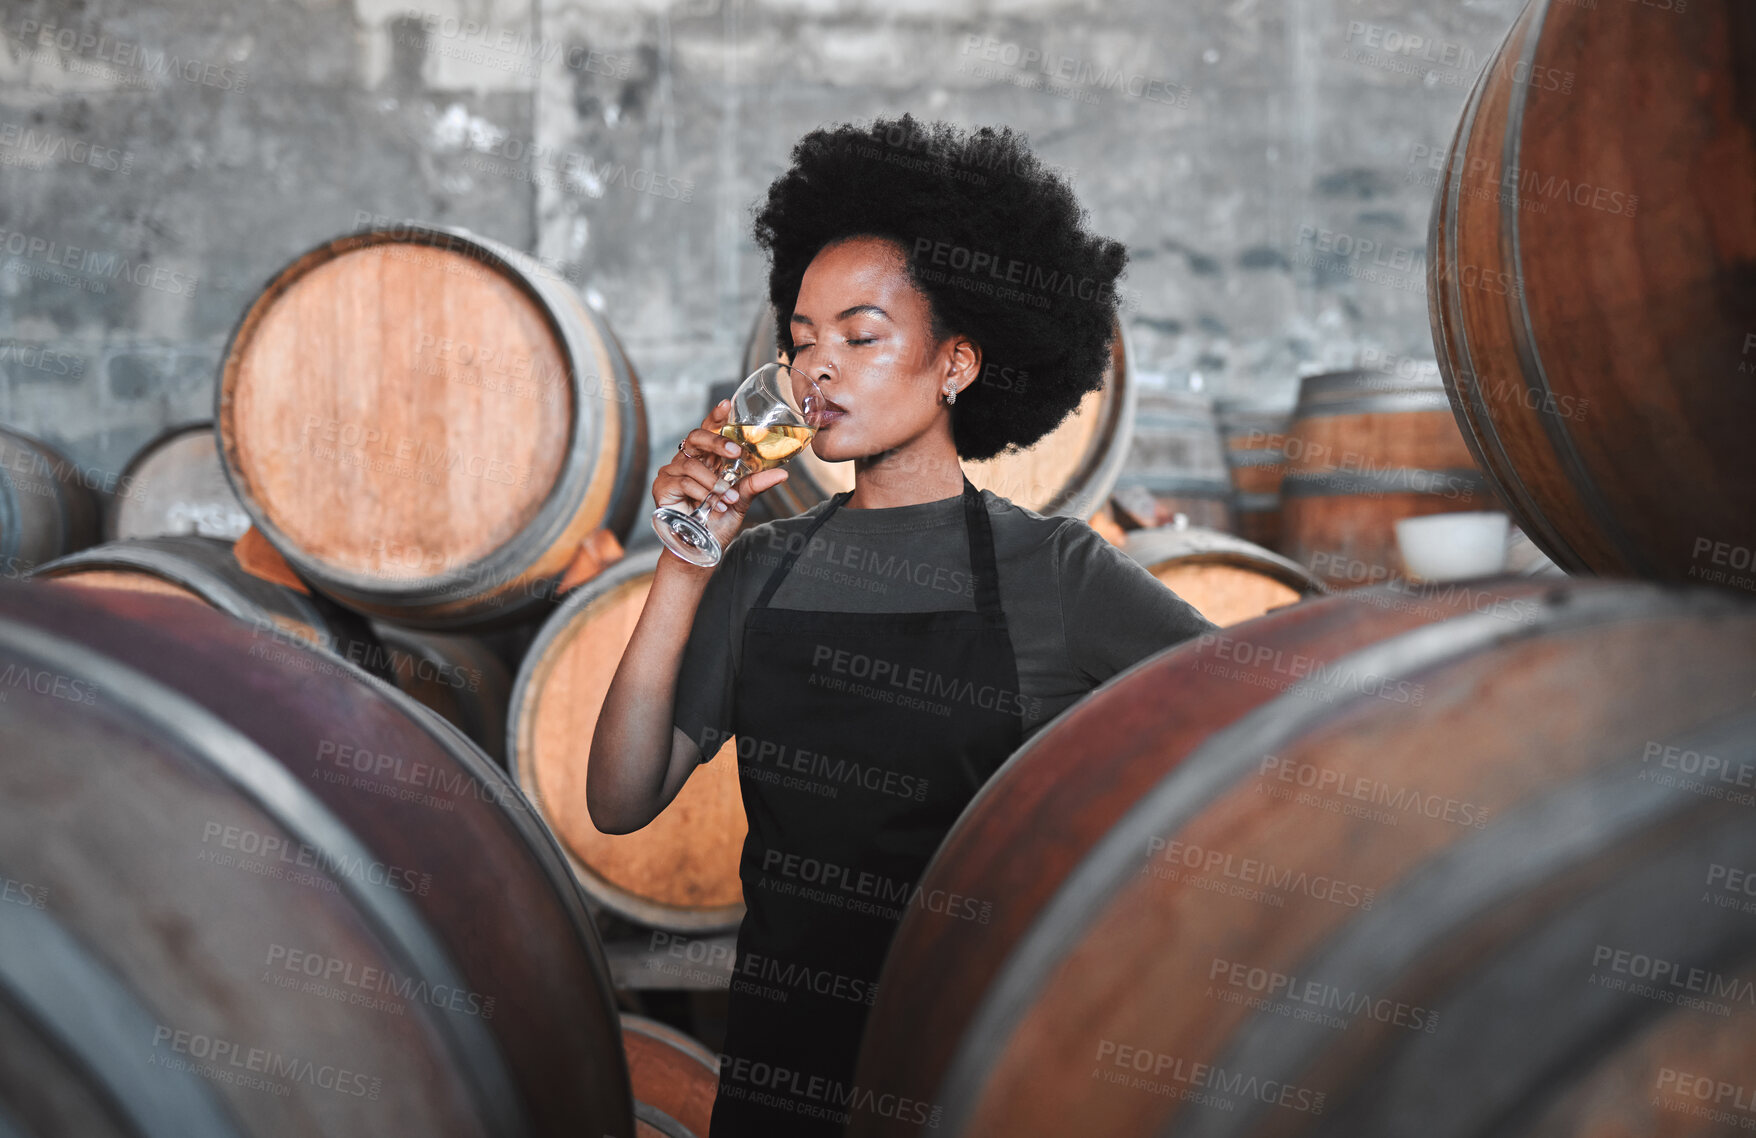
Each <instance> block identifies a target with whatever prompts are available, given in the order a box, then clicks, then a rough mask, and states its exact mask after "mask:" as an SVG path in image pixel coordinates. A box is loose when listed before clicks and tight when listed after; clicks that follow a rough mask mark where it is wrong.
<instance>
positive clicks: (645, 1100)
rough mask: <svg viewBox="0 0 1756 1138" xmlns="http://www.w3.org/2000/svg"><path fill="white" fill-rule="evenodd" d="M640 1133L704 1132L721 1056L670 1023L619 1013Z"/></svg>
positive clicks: (695, 1137)
mask: <svg viewBox="0 0 1756 1138" xmlns="http://www.w3.org/2000/svg"><path fill="white" fill-rule="evenodd" d="M622 1045H623V1047H624V1048H625V1049H626V1050H627V1052H628V1077H629V1079H630V1081H631V1082H632V1084H633V1087H634V1118H635V1121H636V1122H637V1123H638V1124H639V1128H640V1135H641V1138H707V1126H708V1123H709V1122H710V1121H711V1120H712V1118H713V1100H714V1097H715V1096H716V1095H717V1094H718V1093H719V1056H717V1055H715V1054H714V1053H713V1052H711V1051H709V1050H708V1049H707V1048H705V1047H703V1046H702V1045H701V1044H700V1043H699V1042H698V1041H696V1040H694V1039H691V1038H690V1037H689V1036H687V1035H684V1034H683V1033H682V1032H680V1031H678V1030H677V1029H676V1028H674V1027H672V1026H670V1025H669V1024H664V1023H660V1022H659V1021H658V1020H654V1019H647V1018H646V1017H645V1016H637V1015H631V1014H629V1013H627V1012H623V1013H622Z"/></svg>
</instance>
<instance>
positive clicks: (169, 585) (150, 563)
mask: <svg viewBox="0 0 1756 1138" xmlns="http://www.w3.org/2000/svg"><path fill="white" fill-rule="evenodd" d="M29 579H30V580H32V581H38V582H47V583H51V584H55V585H65V586H71V587H76V588H81V589H119V590H122V591H125V592H133V593H156V594H159V595H163V596H175V597H182V598H184V599H186V600H191V601H196V602H199V603H201V604H204V605H207V606H208V607H210V608H215V609H218V610H219V611H220V612H223V613H225V614H226V615H227V616H232V617H236V618H237V619H239V620H241V621H243V622H244V623H246V624H248V625H250V626H251V627H252V628H253V629H255V630H256V631H257V633H258V634H260V633H262V632H268V633H271V634H273V635H274V636H276V637H286V638H289V639H296V640H300V641H303V642H304V643H306V644H310V645H312V646H313V647H316V648H322V649H323V650H325V651H327V652H333V653H335V654H336V655H338V656H342V657H345V658H346V659H348V660H351V661H352V662H353V663H355V664H358V665H360V666H361V667H362V668H365V669H366V670H367V671H370V672H372V673H373V674H374V675H378V676H380V677H388V675H389V672H388V671H386V670H385V669H384V668H383V667H382V665H381V662H380V660H379V659H377V657H380V656H382V655H383V649H382V646H381V645H380V644H379V642H378V638H377V636H376V635H375V634H374V633H373V631H372V629H371V627H370V626H369V625H368V624H367V622H366V620H365V618H363V617H361V616H360V615H359V614H357V613H353V612H349V611H348V610H347V609H344V608H342V607H341V606H340V605H338V604H336V603H335V602H334V601H331V600H329V599H328V598H326V597H321V596H316V595H313V594H311V593H305V592H300V591H299V590H297V589H292V588H288V587H286V586H284V585H277V584H274V583H273V582H270V581H264V580H262V579H261V578H260V577H256V576H253V575H252V574H250V573H247V572H245V571H244V569H243V568H242V567H241V566H240V565H239V564H238V561H237V558H235V557H233V556H232V547H231V544H230V543H229V542H224V541H220V540H219V539H217V538H212V537H201V536H199V535H196V534H183V535H180V536H174V537H173V536H163V537H147V538H138V539H135V540H132V541H113V542H109V543H107V544H105V545H96V546H93V547H91V548H90V549H82V550H80V551H79V552H78V553H73V554H69V555H68V556H66V557H59V558H56V559H55V560H54V561H51V562H49V563H48V564H47V565H43V566H41V567H40V568H38V569H37V570H36V572H34V573H32V574H31V575H30V578H29Z"/></svg>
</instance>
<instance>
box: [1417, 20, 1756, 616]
mask: <svg viewBox="0 0 1756 1138" xmlns="http://www.w3.org/2000/svg"><path fill="white" fill-rule="evenodd" d="M1602 7H1603V6H1602V5H1600V6H1599V7H1598V8H1586V7H1583V6H1578V5H1569V4H1561V3H1531V4H1529V5H1527V6H1526V7H1525V9H1524V12H1523V15H1522V16H1521V17H1520V18H1519V19H1518V21H1517V23H1515V24H1514V25H1513V27H1512V30H1511V32H1510V34H1509V35H1508V36H1507V38H1506V41H1505V42H1504V43H1503V44H1502V45H1501V47H1500V48H1499V51H1498V52H1497V54H1496V55H1495V56H1494V58H1493V59H1492V60H1491V61H1490V63H1489V65H1488V66H1487V67H1486V68H1485V69H1484V70H1483V72H1482V74H1481V77H1480V78H1479V79H1478V80H1477V82H1476V86H1475V89H1474V91H1473V92H1472V93H1471V95H1470V97H1469V100H1468V102H1467V104H1466V105H1465V108H1464V112H1463V117H1462V120H1461V121H1460V122H1459V124H1458V129H1457V134H1456V136H1455V138H1454V140H1453V142H1452V145H1451V150H1450V153H1449V154H1448V155H1447V156H1446V159H1445V167H1444V172H1443V175H1442V177H1441V178H1440V181H1439V187H1438V193H1437V197H1436V200H1435V203H1434V208H1433V214H1432V222H1431V228H1430V230H1429V235H1428V288H1427V296H1428V306H1429V314H1430V317H1431V321H1432V328H1433V342H1434V344H1435V345H1436V346H1437V349H1438V353H1439V361H1440V364H1441V367H1442V369H1443V371H1444V376H1445V386H1446V390H1447V391H1448V392H1449V394H1450V396H1451V402H1452V407H1453V409H1454V411H1455V412H1456V416H1457V420H1458V423H1459V424H1460V426H1461V427H1462V430H1463V435H1464V438H1465V439H1466V440H1467V442H1468V443H1469V446H1470V449H1471V451H1472V452H1473V453H1474V455H1475V459H1476V462H1477V463H1478V464H1479V465H1480V466H1481V467H1482V469H1484V470H1486V471H1487V472H1488V473H1489V474H1490V475H1492V477H1493V479H1494V481H1495V483H1496V484H1497V485H1498V486H1499V489H1500V492H1501V495H1502V496H1503V498H1504V499H1505V502H1506V506H1507V508H1508V509H1509V510H1510V511H1511V512H1512V514H1513V517H1514V519H1515V520H1516V521H1517V522H1518V524H1519V525H1520V526H1521V527H1522V528H1523V529H1524V531H1525V532H1526V533H1528V534H1529V535H1530V536H1531V538H1532V540H1534V541H1535V542H1536V543H1537V544H1538V545H1539V546H1540V547H1541V548H1542V549H1543V551H1544V552H1545V553H1547V554H1548V555H1549V556H1550V557H1551V558H1552V559H1553V560H1554V561H1555V562H1556V563H1557V564H1558V565H1559V566H1560V567H1561V568H1562V569H1565V570H1567V571H1568V572H1571V573H1584V572H1591V573H1599V574H1604V575H1610V576H1640V577H1648V578H1652V579H1658V580H1674V581H1694V582H1698V583H1703V584H1713V585H1726V586H1728V587H1732V588H1738V589H1741V590H1743V591H1744V592H1746V593H1747V592H1748V591H1749V590H1751V589H1752V588H1756V577H1753V576H1752V575H1751V574H1750V573H1749V572H1748V566H1749V561H1750V558H1751V556H1752V554H1751V552H1750V551H1751V550H1752V549H1756V450H1753V449H1752V448H1751V447H1750V445H1749V440H1750V428H1751V424H1752V423H1756V335H1753V334H1756V322H1753V321H1752V318H1751V313H1752V312H1753V311H1756V285H1753V284H1752V277H1751V272H1750V267H1749V266H1750V264H1751V263H1752V262H1753V261H1756V211H1753V210H1752V209H1751V208H1750V202H1751V200H1752V199H1756V103H1753V102H1752V101H1751V100H1750V99H1749V98H1748V96H1747V93H1746V84H1747V81H1748V74H1747V72H1748V64H1749V60H1750V58H1751V56H1752V54H1753V53H1756V15H1753V13H1752V12H1751V9H1750V6H1749V5H1747V4H1740V3H1736V2H1734V0H1703V2H1701V3H1690V4H1688V5H1687V6H1686V7H1685V6H1684V5H1682V4H1675V5H1649V4H1626V5H1624V4H1616V5H1610V6H1609V8H1608V9H1607V10H1601V11H1600V10H1599V9H1600V8H1602ZM1680 76H1686V77H1687V78H1686V80H1683V79H1679V77H1680ZM1636 93H1637V94H1636ZM1509 156H1515V160H1514V157H1509ZM1740 550H1741V551H1742V553H1741V554H1739V553H1738V552H1737V551H1740ZM1740 556H1741V559H1742V560H1743V562H1744V565H1745V569H1744V570H1743V571H1741V572H1732V571H1730V570H1731V567H1730V566H1729V565H1728V559H1729V558H1736V557H1740Z"/></svg>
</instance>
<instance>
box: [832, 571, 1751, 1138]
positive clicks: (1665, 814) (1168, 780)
mask: <svg viewBox="0 0 1756 1138" xmlns="http://www.w3.org/2000/svg"><path fill="white" fill-rule="evenodd" d="M1752 690H1756V605H1752V604H1750V603H1748V602H1743V601H1740V600H1739V599H1738V598H1734V597H1730V596H1725V595H1721V594H1716V593H1714V592H1713V591H1711V590H1705V589H1696V590H1687V591H1677V590H1661V589H1658V588H1654V587H1651V586H1645V585H1638V584H1626V583H1614V584H1612V583H1605V582H1587V581H1575V580H1570V581H1564V582H1557V583H1542V582H1533V581H1523V580H1517V579H1513V578H1495V579H1490V580H1485V581H1473V582H1469V583H1467V584H1464V585H1447V586H1428V587H1425V588H1421V589H1416V588H1413V587H1409V586H1406V585H1392V586H1383V587H1377V588H1371V589H1363V590H1355V591H1350V592H1348V593H1343V594H1339V595H1336V596H1332V597H1325V598H1321V599H1319V600H1315V601H1313V602H1310V603H1308V604H1302V605H1297V606H1295V607H1293V608H1290V609H1287V610H1285V611H1283V612H1278V613H1273V614H1270V615H1269V616H1266V617H1264V618H1262V619H1261V620H1258V621H1256V622H1254V623H1252V624H1250V625H1247V626H1244V627H1242V628H1239V629H1235V630H1231V631H1228V632H1223V633H1217V634H1210V635H1207V636H1203V637H1200V638H1198V639H1197V641H1195V642H1191V643H1189V644H1186V645H1182V646H1179V647H1178V648H1175V649H1172V650H1170V651H1167V652H1165V653H1163V654H1161V655H1159V656H1157V657H1154V658H1153V659H1151V660H1150V661H1146V662H1144V663H1143V664H1141V665H1139V666H1137V667H1136V668H1135V669H1134V670H1132V671H1131V672H1129V673H1127V674H1126V675H1124V676H1121V677H1118V678H1117V680H1116V681H1114V682H1112V683H1111V684H1109V685H1107V686H1106V687H1105V688H1104V689H1103V690H1102V691H1101V692H1099V693H1096V694H1094V695H1093V696H1092V697H1091V698H1090V699H1088V700H1086V701H1084V702H1083V703H1081V704H1080V705H1079V706H1076V707H1074V708H1072V709H1070V710H1069V711H1068V712H1067V713H1066V715H1065V716H1063V717H1062V718H1061V719H1060V720H1057V721H1056V723H1055V724H1053V725H1051V726H1050V727H1048V728H1047V729H1045V730H1044V731H1043V732H1042V733H1041V734H1040V735H1039V736H1037V738H1035V739H1033V740H1032V742H1031V743H1030V744H1029V745H1028V746H1026V747H1025V748H1023V749H1021V750H1020V751H1019V752H1018V753H1017V754H1016V755H1014V756H1013V757H1012V758H1011V759H1010V760H1009V761H1008V762H1007V764H1006V765H1005V766H1004V767H1002V769H1001V770H1000V771H999V772H998V774H996V776H995V777H994V780H993V781H992V782H990V784H989V785H988V786H987V787H986V788H984V790H983V792H982V794H981V796H979V797H978V798H977V799H976V800H975V801H974V802H973V803H972V804H971V805H970V807H969V808H968V809H967V810H966V811H965V813H964V814H963V816H962V817H961V818H960V819H959V820H958V822H957V824H956V826H955V827H954V828H953V830H952V831H951V833H950V834H949V835H948V836H947V839H946V841H945V844H944V845H943V846H942V847H941V849H940V851H939V853H938V855H937V856H936V857H935V859H934V862H933V864H932V865H931V866H930V867H929V869H928V872H927V874H926V876H925V877H924V879H923V880H922V882H921V883H920V894H921V896H922V897H925V898H932V897H946V896H957V897H963V898H970V899H973V900H974V901H975V902H976V903H977V904H978V905H979V906H980V907H981V909H982V910H984V911H988V912H990V913H991V916H990V917H989V919H988V920H987V921H986V923H979V922H976V921H970V920H965V919H962V916H961V911H959V910H951V911H947V910H946V909H945V908H944V907H943V906H940V907H934V906H930V905H926V904H922V905H918V906H912V907H911V911H910V912H909V913H908V914H907V916H905V917H904V919H903V923H902V925H901V927H900V928H899V930H898V933H897V937H896V940H895V941H894V942H893V946H892V949H891V954H890V957H889V959H888V961H887V962H886V965H885V971H884V974H883V976H882V977H881V979H880V983H879V994H878V1000H877V1004H876V1006H875V1007H874V1008H873V1012H872V1019H871V1022H870V1025H869V1027H868V1029H867V1034H866V1038H865V1042H864V1046H863V1050H862V1054H861V1061H860V1067H859V1072H858V1074H857V1075H856V1079H855V1081H856V1083H857V1085H859V1086H860V1087H862V1088H869V1089H870V1090H871V1091H872V1092H873V1093H875V1094H883V1093H892V1094H895V1095H901V1096H907V1097H908V1098H910V1099H911V1100H913V1101H917V1102H926V1103H930V1104H932V1105H933V1107H934V1108H935V1109H936V1110H937V1111H938V1112H939V1117H938V1119H937V1122H938V1125H937V1128H936V1130H935V1131H934V1132H936V1133H945V1134H956V1135H982V1136H999V1135H1005V1136H1007V1138H1013V1136H1036V1135H1059V1134H1104V1135H1109V1136H1115V1138H1129V1136H1136V1135H1138V1136H1141V1138H1145V1136H1147V1135H1160V1134H1171V1133H1175V1134H1192V1135H1268V1134H1276V1135H1335V1136H1337V1138H1339V1136H1342V1135H1346V1136H1349V1138H1362V1136H1363V1138H1392V1136H1404V1135H1408V1134H1413V1133H1420V1134H1423V1135H1426V1134H1435V1135H1441V1136H1444V1138H1452V1136H1457V1138H1461V1136H1463V1135H1482V1134H1486V1133H1490V1132H1492V1133H1544V1134H1562V1133H1568V1134H1573V1133H1578V1134H1585V1133H1601V1132H1603V1131H1599V1130H1596V1129H1590V1128H1580V1127H1578V1126H1577V1125H1573V1126H1568V1125H1560V1124H1555V1125H1551V1126H1550V1128H1548V1129H1540V1128H1535V1127H1534V1126H1533V1124H1534V1123H1535V1122H1536V1121H1537V1120H1539V1119H1541V1118H1544V1117H1545V1116H1546V1117H1547V1118H1548V1119H1550V1120H1553V1119H1557V1118H1559V1119H1562V1120H1563V1121H1569V1120H1570V1121H1572V1122H1574V1123H1576V1122H1577V1120H1578V1119H1579V1118H1582V1117H1585V1114H1584V1112H1588V1111H1590V1110H1592V1109H1595V1106H1594V1104H1593V1103H1592V1102H1591V1100H1590V1096H1589V1095H1578V1094H1575V1092H1578V1091H1581V1090H1582V1089H1583V1088H1584V1087H1586V1086H1587V1085H1589V1084H1591V1083H1592V1082H1593V1081H1600V1082H1605V1081H1607V1082H1614V1081H1615V1075H1616V1072H1617V1071H1618V1070H1631V1071H1635V1072H1637V1073H1638V1075H1639V1079H1645V1080H1649V1081H1647V1082H1644V1083H1643V1082H1640V1081H1639V1080H1638V1079H1637V1080H1636V1081H1633V1082H1629V1083H1626V1084H1624V1085H1623V1086H1622V1088H1621V1089H1620V1090H1618V1091H1617V1094H1618V1096H1620V1097H1619V1098H1618V1100H1617V1102H1618V1105H1622V1104H1626V1105H1628V1106H1629V1107H1630V1109H1633V1110H1635V1111H1636V1112H1637V1115H1638V1116H1640V1117H1641V1118H1642V1119H1643V1120H1644V1122H1645V1123H1646V1124H1644V1125H1642V1126H1637V1127H1635V1128H1634V1129H1632V1130H1630V1131H1628V1132H1631V1133H1643V1134H1647V1133H1667V1134H1669V1133H1684V1132H1690V1133H1692V1132H1694V1130H1693V1128H1692V1126H1691V1124H1690V1122H1689V1121H1688V1120H1686V1119H1684V1118H1682V1117H1681V1116H1679V1115H1676V1114H1670V1113H1668V1112H1670V1111H1675V1110H1679V1109H1685V1101H1686V1095H1687V1093H1688V1088H1686V1087H1677V1086H1675V1085H1673V1086H1671V1087H1666V1086H1665V1085H1664V1084H1663V1083H1662V1082H1658V1081H1654V1080H1656V1079H1657V1076H1658V1067H1660V1066H1666V1065H1668V1066H1669V1067H1671V1068H1673V1069H1674V1070H1681V1071H1686V1072H1688V1073H1689V1075H1690V1078H1691V1085H1692V1080H1693V1078H1694V1077H1696V1076H1700V1077H1706V1078H1709V1079H1720V1080H1725V1081H1730V1082H1735V1081H1736V1080H1737V1079H1738V1078H1744V1077H1747V1076H1746V1075H1744V1072H1747V1071H1748V1070H1749V1063H1750V1062H1751V1061H1752V1059H1756V1032H1752V1031H1750V1029H1749V1025H1750V1021H1751V1017H1752V1016H1753V1015H1756V989H1752V988H1751V987H1750V984H1749V979H1750V977H1752V976H1756V921H1752V920H1751V919H1750V917H1749V915H1748V914H1747V913H1745V912H1743V911H1742V907H1743V906H1742V900H1741V899H1740V898H1738V897H1737V896H1736V895H1735V891H1734V890H1733V889H1732V888H1731V887H1730V885H1729V884H1728V883H1727V882H1726V881H1725V880H1724V875H1723V874H1722V875H1720V877H1721V880H1720V881H1719V882H1718V883H1717V884H1716V882H1715V878H1714V877H1713V874H1712V867H1713V866H1715V865H1720V866H1747V865H1751V864H1753V863H1756V827H1752V826H1751V825H1750V823H1749V819H1750V812H1751V810H1752V809H1753V808H1756V789H1752V787H1753V786H1756V708H1753V707H1752V705H1751V702H1750V699H1749V695H1750V692H1751V691H1752ZM1704 890H1705V893H1704ZM1661 961H1662V962H1665V964H1664V966H1663V975H1668V976H1671V977H1674V978H1678V979H1681V978H1684V977H1694V978H1695V981H1693V983H1694V989H1693V991H1692V992H1691V993H1690V994H1692V995H1695V996H1702V997H1708V996H1710V995H1711V992H1712V991H1713V990H1717V991H1719V992H1720V995H1719V997H1718V999H1717V1000H1716V1001H1712V1002H1716V1003H1718V1004H1720V1005H1724V1006H1725V1009H1726V1010H1723V1011H1722V1010H1718V1009H1716V1008H1714V1007H1709V1006H1705V1005H1704V1006H1702V1007H1700V1008H1699V1009H1696V1008H1691V1009H1689V1010H1685V1009H1684V1007H1682V1006H1679V1005H1681V1004H1682V1003H1683V1001H1681V1000H1678V1005H1672V1004H1671V1003H1669V1002H1663V1001H1661V1000H1659V999H1655V998H1652V996H1653V993H1651V992H1647V993H1642V992H1641V991H1640V989H1639V985H1638V984H1637V983H1636V978H1637V977H1638V976H1641V975H1645V976H1646V977H1647V978H1648V979H1650V980H1652V982H1653V984H1654V986H1655V987H1656V986H1663V985H1662V981H1660V980H1658V979H1657V978H1656V977H1657V976H1658V975H1659V973H1655V972H1654V971H1653V969H1654V968H1655V963H1654V962H1661ZM1636 962H1644V963H1636ZM1716 986H1718V987H1717V988H1716ZM1682 994H1683V993H1682V992H1680V991H1679V992H1678V995H1679V996H1680V995H1682ZM1727 1015H1729V1017H1730V1018H1722V1017H1724V1016H1727ZM1673 1027H1680V1028H1682V1029H1683V1030H1684V1032H1685V1034H1690V1033H1692V1034H1693V1036H1694V1037H1695V1042H1694V1043H1691V1044H1689V1045H1687V1046H1685V1045H1683V1044H1680V1043H1679V1044H1670V1043H1665V1042H1662V1040H1663V1038H1664V1036H1665V1033H1666V1032H1669V1031H1671V1030H1672V1028H1673ZM1655 1040H1656V1041H1659V1042H1657V1043H1655V1042H1654V1041H1655ZM1655 1061H1656V1062H1655ZM1642 1064H1644V1066H1643V1065H1642ZM1648 1100H1651V1101H1652V1103H1653V1104H1654V1105H1650V1106H1649V1105H1648ZM1658 1119H1662V1120H1665V1125H1667V1126H1668V1125H1673V1124H1674V1126H1675V1128H1674V1129H1667V1128H1663V1127H1662V1126H1660V1125H1659V1124H1658V1123H1657V1122H1655V1121H1653V1120H1658ZM923 1132H924V1131H923V1130H922V1129H921V1128H920V1127H919V1126H918V1125H915V1124H911V1123H908V1122H907V1121H905V1120H898V1119H897V1118H895V1117H885V1116H882V1115H881V1114H880V1113H878V1112H876V1111H870V1110H869V1111H865V1112H859V1113H856V1115H855V1118H854V1120H853V1125H852V1126H850V1128H849V1131H848V1133H849V1134H850V1136H855V1138H858V1136H867V1135H876V1134H885V1135H891V1134H916V1133H923Z"/></svg>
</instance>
